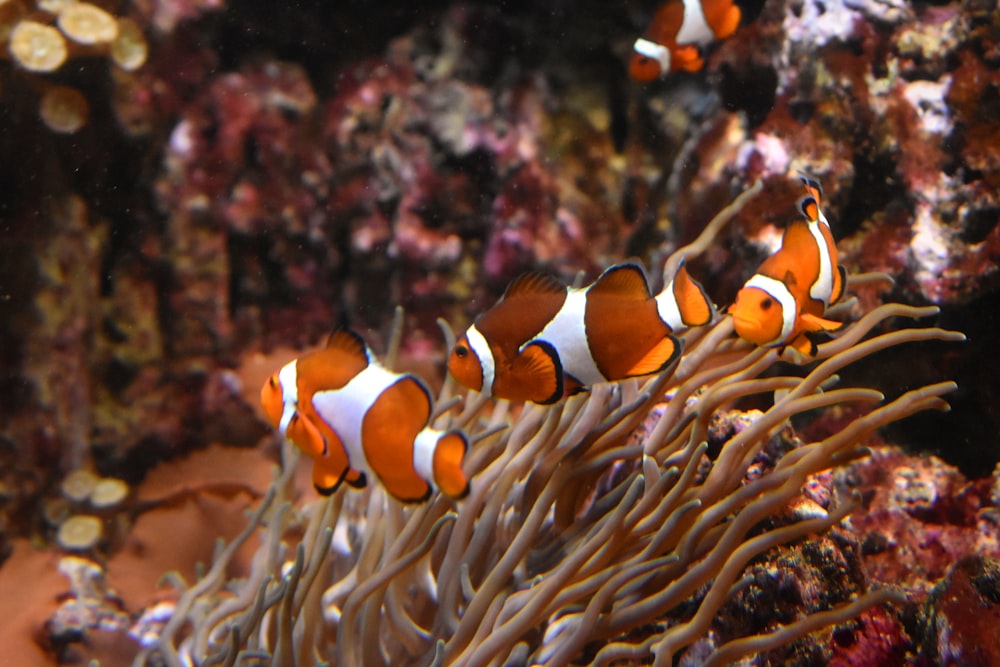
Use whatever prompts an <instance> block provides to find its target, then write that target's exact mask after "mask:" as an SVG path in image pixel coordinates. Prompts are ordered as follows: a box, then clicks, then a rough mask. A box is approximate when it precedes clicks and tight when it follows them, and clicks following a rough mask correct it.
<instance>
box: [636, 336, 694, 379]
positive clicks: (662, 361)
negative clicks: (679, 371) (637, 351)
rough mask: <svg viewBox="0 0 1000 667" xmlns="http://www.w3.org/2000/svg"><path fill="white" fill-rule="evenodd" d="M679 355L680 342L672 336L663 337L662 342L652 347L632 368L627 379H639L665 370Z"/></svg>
mask: <svg viewBox="0 0 1000 667" xmlns="http://www.w3.org/2000/svg"><path fill="white" fill-rule="evenodd" d="M680 355H681V341H680V340H679V339H677V338H674V337H673V336H664V337H663V340H661V341H660V342H659V343H657V344H656V345H654V346H653V349H651V350H650V351H649V352H647V353H646V356H644V357H643V358H642V359H640V360H639V361H638V362H636V364H635V365H634V366H632V368H630V369H629V370H628V377H641V376H643V375H651V374H653V373H659V372H660V371H663V370H665V369H666V368H667V367H668V366H669V365H670V364H672V363H673V362H674V360H675V359H677V358H678V357H679V356H680Z"/></svg>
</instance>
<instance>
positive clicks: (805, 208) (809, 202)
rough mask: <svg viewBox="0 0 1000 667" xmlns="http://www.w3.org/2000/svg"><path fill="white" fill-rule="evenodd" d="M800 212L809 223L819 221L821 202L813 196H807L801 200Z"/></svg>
mask: <svg viewBox="0 0 1000 667" xmlns="http://www.w3.org/2000/svg"><path fill="white" fill-rule="evenodd" d="M799 211H801V213H802V215H803V216H805V219H806V220H808V221H809V222H817V221H818V220H819V202H817V201H816V198H815V197H813V196H812V195H807V196H805V197H803V198H802V199H800V200H799Z"/></svg>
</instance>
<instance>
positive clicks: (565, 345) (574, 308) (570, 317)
mask: <svg viewBox="0 0 1000 667" xmlns="http://www.w3.org/2000/svg"><path fill="white" fill-rule="evenodd" d="M588 289H589V288H588ZM587 291H588V290H583V289H571V290H569V292H568V293H567V294H566V300H565V301H564V302H563V305H562V308H560V309H559V312H558V313H556V314H555V317H553V318H552V319H551V320H550V321H549V323H548V324H546V325H545V328H544V329H542V330H541V332H540V333H539V334H538V335H537V336H536V337H535V338H534V339H533V340H543V341H545V342H547V343H549V344H550V345H552V347H554V348H555V349H556V353H557V354H558V355H559V361H560V362H561V363H562V369H563V373H565V374H566V375H570V376H572V377H574V378H576V379H577V380H579V381H580V382H581V383H582V384H584V385H588V386H589V385H593V384H597V383H598V382H607V378H605V377H604V375H603V374H602V373H601V371H600V369H598V368H597V363H596V362H595V361H594V357H593V355H592V354H591V352H590V343H589V342H588V340H587V326H586V319H585V318H586V314H587ZM530 342H531V341H529V342H528V343H525V346H526V345H528V344H529V343H530ZM523 348H524V346H522V349H523Z"/></svg>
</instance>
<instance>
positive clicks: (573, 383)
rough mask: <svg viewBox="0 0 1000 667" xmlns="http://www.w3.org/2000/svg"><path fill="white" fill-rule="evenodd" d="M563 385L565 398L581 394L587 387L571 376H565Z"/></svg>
mask: <svg viewBox="0 0 1000 667" xmlns="http://www.w3.org/2000/svg"><path fill="white" fill-rule="evenodd" d="M563 384H564V386H565V392H566V395H567V396H576V395H577V394H582V393H583V392H585V391H587V387H586V386H585V385H584V384H583V383H582V382H580V381H579V380H577V379H576V378H575V377H573V376H572V375H567V376H566V379H565V380H564V381H563Z"/></svg>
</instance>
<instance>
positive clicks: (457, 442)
mask: <svg viewBox="0 0 1000 667" xmlns="http://www.w3.org/2000/svg"><path fill="white" fill-rule="evenodd" d="M468 448H469V441H468V440H467V439H466V438H465V434H464V433H462V432H461V431H448V432H447V433H445V434H444V435H442V436H441V437H440V438H439V439H438V441H437V446H435V447H434V462H433V464H434V483H435V484H436V485H437V487H438V488H439V489H441V493H443V494H444V495H446V496H448V497H449V498H464V497H465V496H466V495H467V494H468V493H469V480H468V478H467V477H466V476H465V473H464V472H463V471H462V462H463V461H464V460H465V452H466V451H467V450H468Z"/></svg>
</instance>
